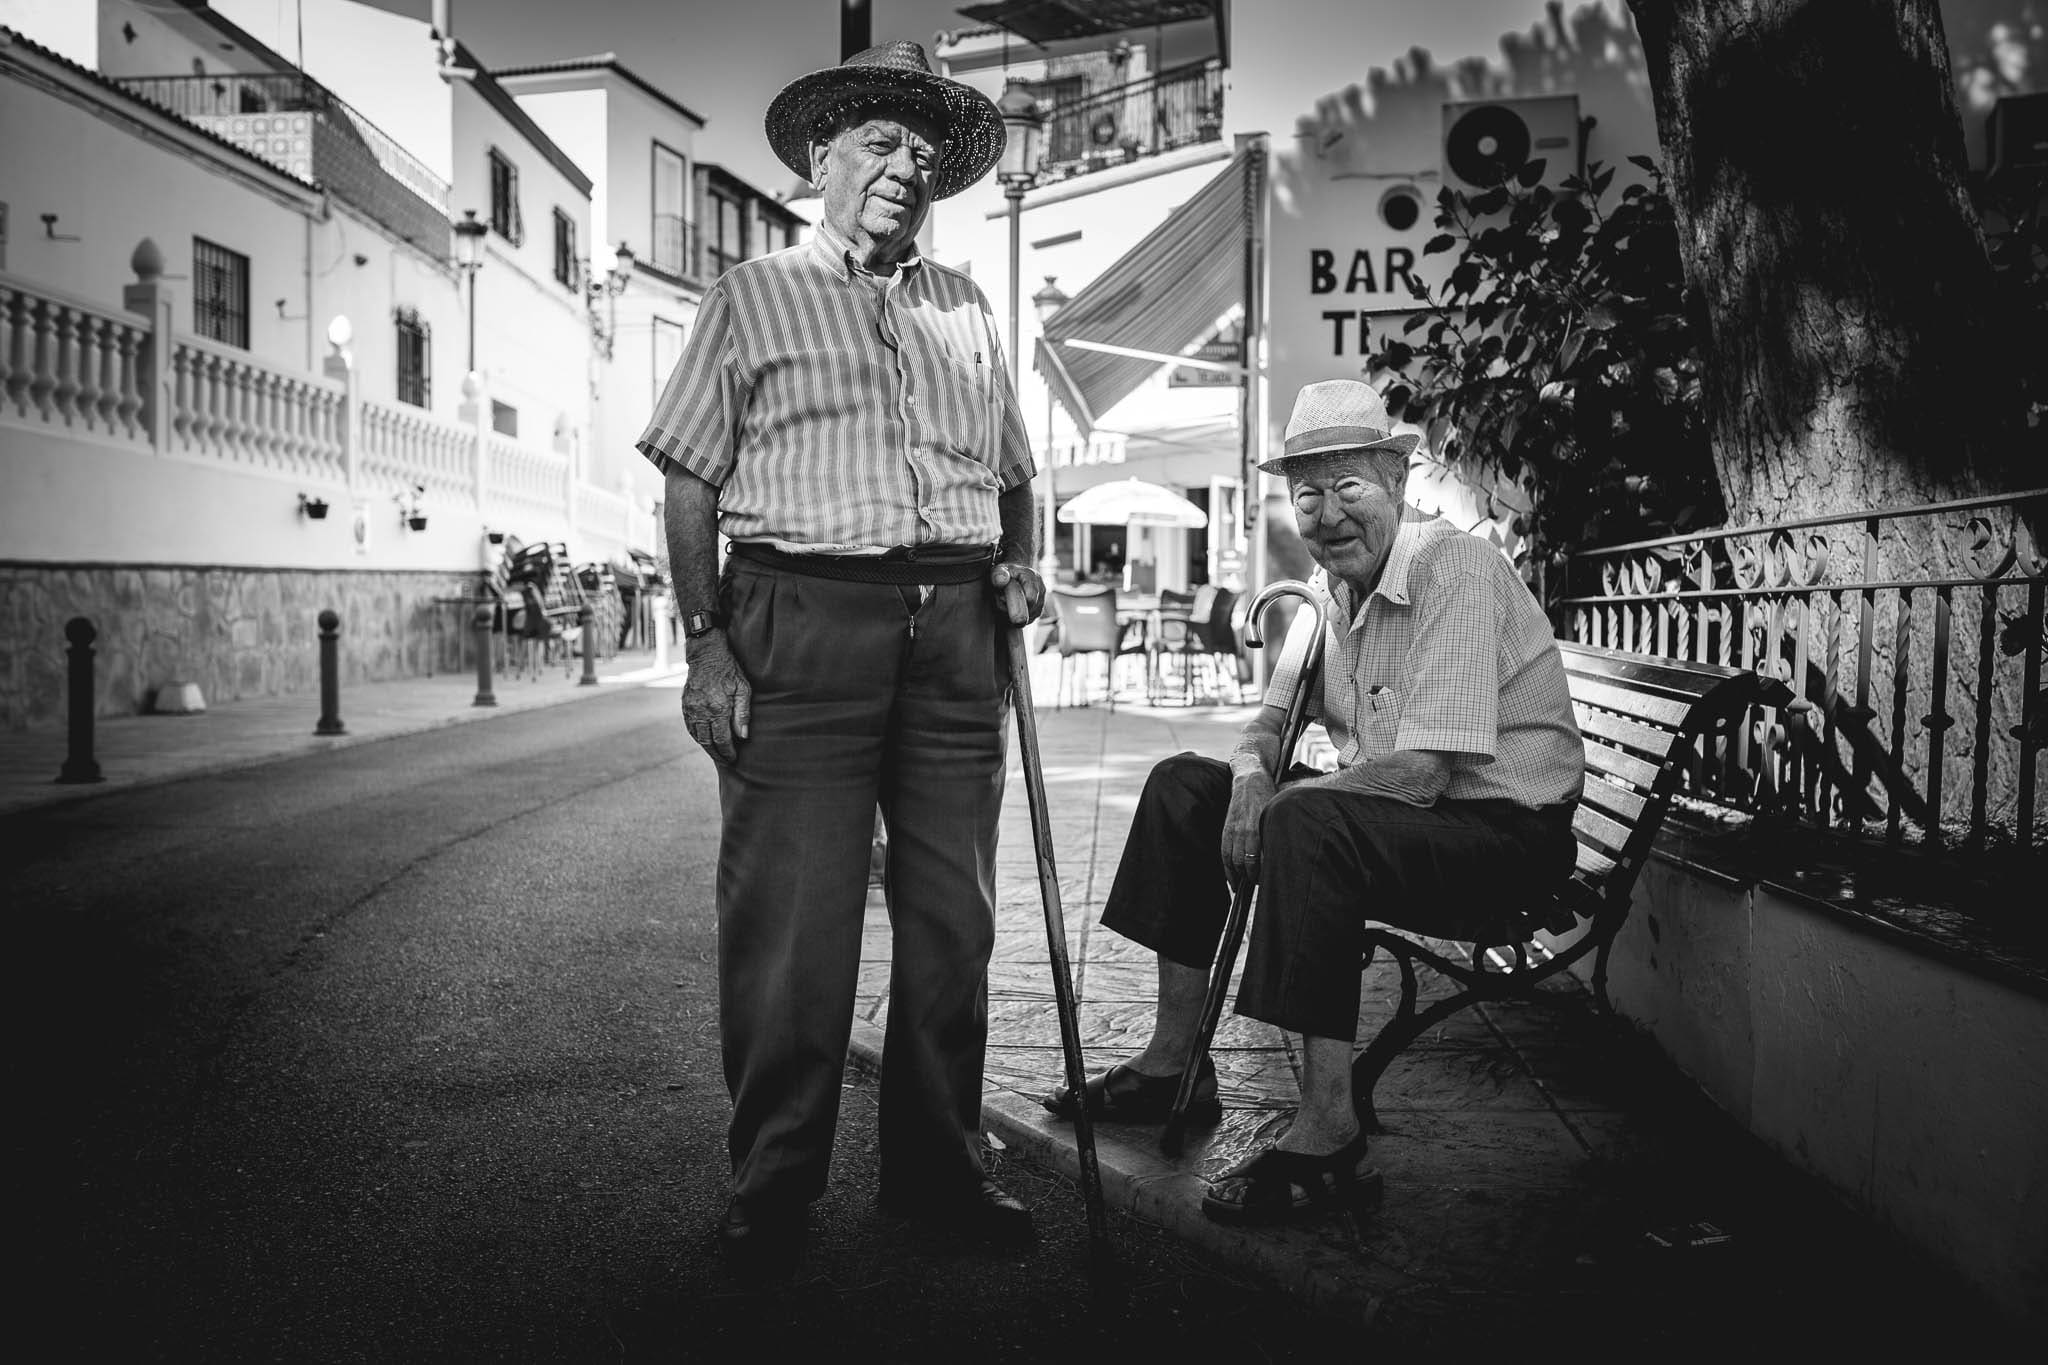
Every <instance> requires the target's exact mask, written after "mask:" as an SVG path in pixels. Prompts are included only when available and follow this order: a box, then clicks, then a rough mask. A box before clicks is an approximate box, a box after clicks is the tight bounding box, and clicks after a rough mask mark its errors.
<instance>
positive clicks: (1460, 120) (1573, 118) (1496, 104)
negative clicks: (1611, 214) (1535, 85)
mask: <svg viewBox="0 0 2048 1365" xmlns="http://www.w3.org/2000/svg"><path fill="white" fill-rule="evenodd" d="M1583 156H1584V146H1583V144H1582V143H1581V141H1580V138H1579V97H1578V96H1577V95H1537V96H1532V97H1530V98H1527V99H1502V100H1460V101H1455V102H1449V101H1447V102H1446V103H1445V104H1444V136H1443V159H1444V165H1443V175H1444V180H1443V183H1444V184H1446V185H1448V186H1450V187H1451V188H1452V189H1456V190H1463V191H1464V192H1465V193H1467V194H1477V193H1479V192H1480V191H1481V190H1487V189H1491V188H1493V187H1494V186H1495V185H1498V184H1499V183H1500V182H1501V180H1502V178H1503V177H1504V176H1507V175H1512V174H1513V173H1514V172H1515V171H1516V170H1517V169H1518V168H1520V166H1521V165H1522V163H1523V162H1525V161H1541V162H1542V163H1543V178H1542V180H1540V181H1539V182H1538V183H1539V184H1544V185H1548V186H1550V187H1551V188H1552V189H1556V188H1557V187H1558V186H1559V185H1560V184H1562V183H1563V181H1564V178H1565V177H1566V176H1568V175H1577V174H1578V173H1579V171H1580V170H1581V169H1582V160H1583Z"/></svg>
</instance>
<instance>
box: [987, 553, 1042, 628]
mask: <svg viewBox="0 0 2048 1365" xmlns="http://www.w3.org/2000/svg"><path fill="white" fill-rule="evenodd" d="M988 581H989V584H990V586H992V587H994V588H995V590H996V604H997V606H998V607H1000V608H1001V609H1002V613H1003V615H1004V616H1006V617H1008V618H1009V621H1010V624H1011V625H1013V626H1028V625H1030V624H1031V623H1032V622H1033V621H1036V620H1037V619H1038V614H1039V613H1040V612H1041V611H1044V610H1045V580H1044V579H1042V578H1040V577H1039V576H1038V570H1036V569H1033V568H1031V567H1029V566H1028V565H1024V564H1009V563H998V564H997V565H996V566H995V567H994V568H993V569H990V570H989V573H988Z"/></svg>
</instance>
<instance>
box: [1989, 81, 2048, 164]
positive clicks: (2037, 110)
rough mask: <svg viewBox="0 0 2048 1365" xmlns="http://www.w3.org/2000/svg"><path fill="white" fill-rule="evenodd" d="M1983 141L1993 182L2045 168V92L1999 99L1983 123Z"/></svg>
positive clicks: (2047, 128) (2047, 118)
mask: <svg viewBox="0 0 2048 1365" xmlns="http://www.w3.org/2000/svg"><path fill="white" fill-rule="evenodd" d="M1984 139H1985V143H1986V150H1987V152H1988V153H1989V155H1987V156H1986V158H1985V163H1986V164H1985V169H1986V171H1987V172H1988V173H1989V174H1990V175H1991V177H1992V178H1993V179H1997V178H2000V177H2003V176H2007V175H2011V174H2012V173H2014V172H2016V171H2039V170H2041V169H2042V168H2043V167H2048V92H2040V93H2036V94H2032V95H2006V96H2004V97H2002V98H2001V99H2000V100H1999V101H1998V102H1997V103H1995V104H1993V105H1992V106H1991V114H1990V116H1989V117H1988V118H1986V119H1985V120H1984Z"/></svg>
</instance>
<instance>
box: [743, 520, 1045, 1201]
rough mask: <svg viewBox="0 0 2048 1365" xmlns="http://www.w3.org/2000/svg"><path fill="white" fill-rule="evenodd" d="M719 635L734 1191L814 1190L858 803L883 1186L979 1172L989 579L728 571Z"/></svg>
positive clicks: (844, 1027)
mask: <svg viewBox="0 0 2048 1365" xmlns="http://www.w3.org/2000/svg"><path fill="white" fill-rule="evenodd" d="M720 598H721V604H722V605H723V607H724V609H725V610H726V612H727V614H728V618H729V619H728V625H727V637H728V639H729V640H730V642H731V645H732V649H733V653H734V655H735V657H736V659H737V660H738V662H739V665H740V668H741V669H742V670H743V671H744V672H745V674H746V676H747V678H748V680H749V681H750V682H751V684H752V686H753V714H752V719H751V724H750V726H749V733H748V735H747V737H746V738H745V739H744V740H741V741H739V744H738V758H737V761H736V762H734V763H733V764H731V765H730V766H727V767H723V768H721V769H720V773H719V796H720V801H721V804H722V807H723V815H724V829H723V834H722V837H721V840H720V845H719V861H718V888H717V903H718V977H719V1028H720V1041H721V1045H722V1048H723V1055H724V1064H725V1080H726V1086H727V1089H728V1091H729V1092H730V1094H731V1096H732V1106H733V1114H732V1124H731V1127H730V1130H729V1133H728V1147H729V1150H730V1154H731V1158H732V1171H733V1192H734V1193H735V1195H737V1196H738V1197H739V1198H740V1199H741V1200H742V1201H743V1202H744V1203H746V1204H748V1205H752V1206H768V1205H783V1206H790V1205H796V1204H802V1203H806V1202H808V1201H810V1200H812V1199H815V1198H816V1197H817V1196H818V1195H819V1194H820V1193H821V1192H822V1191H823V1190H824V1188H825V1183H826V1178H827V1174H828V1169H829V1165H830V1158H831V1152H832V1140H833V1134H834V1131H835V1130H836V1128H837V1125H838V1117H839V1093H840V1084H841V1075H842V1070H843V1068H844V1065H845V1061H846V1052H847V1044H848V1040H849V1036H850V1033H851V1029H852V1020H853V1010H854V996H855V983H856V977H857V972H858V967H859V962H860V956H861V931H862V920H863V915H864V909H865V905H866V900H867V885H868V869H869V858H870V850H871V847H872V842H873V836H874V821H875V809H876V807H877V805H879V806H880V807H881V810H882V813H883V818H884V820H885V821H886V823H887V827H888V835H889V837H888V862H887V872H886V882H887V895H888V906H889V922H890V929H891V935H890V968H889V973H890V974H889V1009H888V1025H887V1030H886V1033H885V1035H884V1042H883V1060H882V1080H881V1092H880V1129H881V1132H880V1145H881V1155H882V1183H883V1188H884V1190H885V1192H890V1193H901V1194H906V1195H908V1196H910V1197H917V1196H919V1195H929V1196H932V1197H939V1198H943V1197H945V1196H946V1195H949V1194H954V1193H959V1192H961V1191H964V1190H966V1189H970V1188H971V1187H972V1185H973V1184H974V1183H975V1182H978V1181H979V1180H980V1179H981V1177H982V1163H981V1155H980V1119H981V1080H982V1063H983V1058H984V1054H985V1052H986V1048H987V1039H988V984H987V970H988V959H989V953H990V951H991V949H992V948H993V947H994V943H995V854H996V830H997V822H998V817H999V815H1000V812H1001V808H1002V799H1003V774H1004V762H1005V734H1006V731H1005V727H1006V724H1007V721H1008V718H1009V682H1008V674H1007V670H1006V669H1005V667H1004V666H1003V660H1004V654H1003V652H1002V644H1003V641H1002V634H1001V631H1002V623H1001V621H1000V620H999V619H998V617H997V616H996V614H995V609H994V605H993V598H992V593H991V590H990V588H989V586H988V583H987V581H986V578H982V579H979V580H977V581H975V582H969V583H961V584H943V585H936V586H932V587H930V588H929V589H921V588H919V587H917V586H898V585H893V584H874V583H854V582H844V581H838V580H833V579H825V578H817V577H811V576H808V575H804V574H799V573H794V572H790V571H787V570H785V569H780V568H776V567H773V566H768V565H762V564H758V563H754V562H751V561H743V560H739V559H734V560H732V561H729V562H728V565H727V568H726V572H725V575H724V578H723V580H722V582H721V591H720Z"/></svg>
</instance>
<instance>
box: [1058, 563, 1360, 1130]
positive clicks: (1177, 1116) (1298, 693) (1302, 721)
mask: <svg viewBox="0 0 2048 1365" xmlns="http://www.w3.org/2000/svg"><path fill="white" fill-rule="evenodd" d="M1282 597H1299V598H1300V599H1301V600H1302V601H1303V602H1304V603H1305V604H1306V607H1305V608H1304V609H1305V610H1307V611H1309V612H1312V613H1315V615H1316V618H1317V619H1316V629H1315V631H1314V633H1312V634H1311V635H1310V636H1309V637H1308V645H1307V648H1306V649H1305V650H1304V651H1303V654H1302V658H1301V668H1300V671H1299V672H1298V673H1297V674H1296V675H1295V685H1294V693H1293V695H1292V696H1290V697H1289V698H1288V699H1287V721H1286V723H1285V724H1284V725H1282V726H1281V727H1280V751H1279V754H1278V756H1277V757H1275V758H1274V760H1273V765H1274V771H1273V780H1274V781H1275V782H1278V781H1279V780H1280V776H1281V774H1282V773H1285V772H1286V771H1287V763H1288V760H1289V759H1290V758H1291V757H1292V756H1293V754H1294V746H1295V745H1297V744H1299V743H1300V742H1301V732H1302V731H1303V730H1304V729H1305V728H1307V725H1308V702H1309V694H1310V692H1311V690H1312V689H1313V688H1314V687H1315V685H1316V681H1317V670H1318V666H1319V665H1320V664H1321V663H1322V658H1323V625H1322V621H1321V619H1320V618H1321V611H1322V609H1321V607H1320V606H1319V605H1318V604H1317V602H1316V599H1315V594H1314V593H1313V592H1312V591H1311V590H1310V589H1309V586H1308V584H1306V583H1303V582H1302V581H1300V580H1299V579H1294V578H1287V579H1282V580H1281V581H1280V582H1278V583H1269V584H1267V585H1266V586H1265V587H1263V588H1261V589H1260V590H1259V595H1258V596H1257V597H1254V598H1253V599H1252V604H1251V606H1250V608H1248V609H1247V610H1246V612H1245V618H1244V642H1245V644H1246V645H1248V646H1250V647H1251V648H1253V649H1263V648H1264V647H1265V643H1266V642H1265V638H1264V636H1263V635H1262V634H1261V632H1260V629H1259V621H1260V619H1261V618H1262V617H1264V616H1265V614H1266V608H1267V607H1269V606H1271V605H1273V603H1274V602H1275V601H1276V600H1278V599H1279V598H1282ZM1257 890H1258V879H1257V878H1256V877H1255V876H1254V875H1253V874H1252V873H1249V872H1246V873H1243V874H1242V875H1239V876H1236V877H1233V878H1231V882H1230V913H1229V914H1228V915H1227V916H1225V917H1224V920H1223V939H1222V941H1221V942H1220V943H1218V944H1217V945H1216V964H1215V966H1214V967H1212V968H1211V969H1210V974H1209V993H1208V995H1207V996H1205V997H1204V998H1203V1000H1202V1016H1201V1019H1200V1020H1199V1022H1198V1023H1197V1025H1196V1030H1195V1042H1194V1046H1193V1047H1191V1048H1190V1049H1189V1050H1188V1059H1187V1062H1186V1064H1185V1065H1183V1066H1182V1067H1181V1072H1180V1089H1179V1090H1178V1091H1176V1092H1175V1093H1174V1097H1173V1112H1172V1113H1170V1114H1169V1115H1168V1116H1167V1119H1166V1131H1165V1132H1163V1133H1161V1134H1160V1135H1159V1148H1160V1150H1161V1151H1163V1152H1164V1153H1166V1155H1168V1156H1170V1157H1177V1156H1179V1155H1180V1153H1181V1146H1182V1141H1183V1138H1184V1137H1185V1135H1186V1133H1187V1126H1188V1101H1189V1100H1191V1099H1193V1098H1194V1093H1195V1073H1196V1072H1197V1071H1199V1070H1200V1069H1201V1066H1202V1059H1203V1058H1204V1057H1206V1056H1208V1055H1209V1044H1210V1043H1211V1042H1213V1041H1214V1040H1215V1038H1216V1025H1217V1023H1218V1021H1220V1020H1221V1019H1222V1018H1223V996H1224V993H1225V992H1226V991H1228V990H1229V988H1230V974H1231V972H1232V971H1234V970H1235V969H1236V967H1237V950H1238V947H1239V945H1241V944H1242V943H1243V942H1244V930H1245V925H1246V924H1248V923H1250V921H1251V917H1252V896H1253V894H1254V893H1255V892H1256V891H1257ZM1069 1083H1070V1084H1071V1082H1069ZM1074 1093H1075V1094H1077V1095H1078V1094H1080V1093H1081V1091H1080V1090H1079V1089H1076V1090H1075V1091H1074ZM1081 1107H1082V1108H1084V1109H1085V1108H1086V1107H1087V1106H1085V1105H1083V1106H1081Z"/></svg>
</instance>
